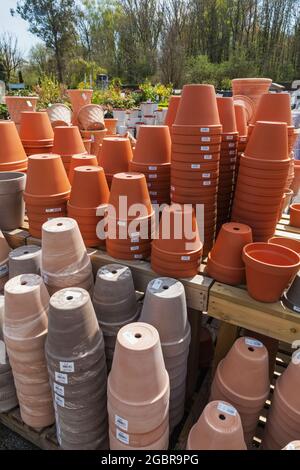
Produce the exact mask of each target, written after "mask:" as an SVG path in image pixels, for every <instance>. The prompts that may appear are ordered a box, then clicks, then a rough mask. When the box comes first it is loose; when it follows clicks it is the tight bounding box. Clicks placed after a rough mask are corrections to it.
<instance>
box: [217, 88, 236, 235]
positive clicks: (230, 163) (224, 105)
mask: <svg viewBox="0 0 300 470" xmlns="http://www.w3.org/2000/svg"><path fill="white" fill-rule="evenodd" d="M217 104H218V111H219V116H220V121H221V124H222V128H223V130H222V144H221V156H220V168H219V186H218V207H217V232H219V230H220V228H221V226H222V225H223V224H224V223H225V222H228V220H229V217H230V210H231V202H232V196H233V185H234V178H235V166H236V159H237V148H238V137H239V134H238V131H237V126H236V119H235V112H234V104H233V99H232V98H229V97H226V98H220V97H218V98H217Z"/></svg>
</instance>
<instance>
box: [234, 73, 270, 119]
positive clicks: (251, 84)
mask: <svg viewBox="0 0 300 470" xmlns="http://www.w3.org/2000/svg"><path fill="white" fill-rule="evenodd" d="M271 83H272V80H271V79H269V78H235V79H234V80H232V91H233V95H234V96H236V97H237V96H238V97H239V98H241V99H242V102H243V103H244V105H245V107H246V108H247V109H248V107H249V108H250V109H251V112H250V114H249V115H248V119H249V121H252V120H253V118H254V114H255V110H256V108H257V106H258V104H259V100H260V98H261V96H262V95H263V94H264V93H268V91H269V88H270V85H271ZM247 102H250V103H249V104H248V107H247ZM248 112H249V109H248Z"/></svg>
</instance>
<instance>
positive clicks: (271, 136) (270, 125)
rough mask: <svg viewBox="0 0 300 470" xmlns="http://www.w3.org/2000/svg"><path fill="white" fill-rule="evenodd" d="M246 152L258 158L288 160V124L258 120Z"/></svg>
mask: <svg viewBox="0 0 300 470" xmlns="http://www.w3.org/2000/svg"><path fill="white" fill-rule="evenodd" d="M245 154H246V155H247V157H251V158H255V159H258V160H259V159H264V160H266V159H268V160H279V161H282V160H287V159H288V158H289V156H288V155H289V153H288V136H287V125H286V124H285V123H283V122H267V121H258V122H256V124H255V126H254V129H253V132H252V134H251V137H250V139H249V141H248V144H247V147H246V150H245Z"/></svg>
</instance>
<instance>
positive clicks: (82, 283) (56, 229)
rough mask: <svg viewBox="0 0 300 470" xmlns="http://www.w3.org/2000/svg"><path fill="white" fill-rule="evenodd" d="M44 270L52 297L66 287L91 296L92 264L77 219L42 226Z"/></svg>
mask: <svg viewBox="0 0 300 470" xmlns="http://www.w3.org/2000/svg"><path fill="white" fill-rule="evenodd" d="M41 271H42V276H43V279H44V281H45V284H46V285H47V288H48V290H49V292H50V294H52V293H54V292H56V291H57V290H59V289H63V288H65V287H82V288H84V289H86V290H87V291H89V292H90V293H92V290H93V274H92V266H91V261H90V259H89V257H88V254H87V251H86V248H85V246H84V243H83V240H82V237H81V234H80V231H79V227H78V224H77V222H76V221H75V220H73V219H70V218H64V217H61V218H57V219H51V220H49V221H48V222H46V223H45V224H44V225H43V227H42V265H41Z"/></svg>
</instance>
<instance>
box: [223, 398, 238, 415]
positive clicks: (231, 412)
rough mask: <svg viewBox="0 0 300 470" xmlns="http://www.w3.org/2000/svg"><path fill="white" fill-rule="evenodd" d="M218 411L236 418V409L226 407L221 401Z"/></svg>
mask: <svg viewBox="0 0 300 470" xmlns="http://www.w3.org/2000/svg"><path fill="white" fill-rule="evenodd" d="M218 411H221V412H222V413H226V414H227V415H231V416H236V413H237V411H236V409H235V408H234V407H233V406H230V405H226V403H223V402H222V401H220V402H219V403H218Z"/></svg>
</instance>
